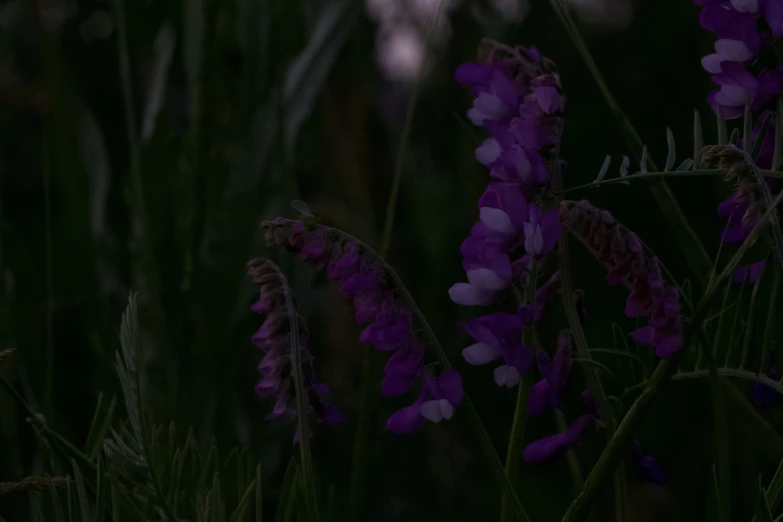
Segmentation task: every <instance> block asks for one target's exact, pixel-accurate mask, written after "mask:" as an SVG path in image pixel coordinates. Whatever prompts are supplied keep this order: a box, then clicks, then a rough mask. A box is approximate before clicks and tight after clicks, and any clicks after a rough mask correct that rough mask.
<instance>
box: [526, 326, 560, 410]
mask: <svg viewBox="0 0 783 522" xmlns="http://www.w3.org/2000/svg"><path fill="white" fill-rule="evenodd" d="M536 360H537V362H538V370H539V372H540V373H541V377H542V379H541V380H540V381H538V382H537V383H536V384H534V385H533V386H532V387H531V388H530V395H529V397H528V406H527V416H528V417H530V418H533V417H538V416H539V415H541V414H543V413H545V412H547V411H549V410H552V409H555V408H560V407H561V400H562V396H563V391H564V390H565V386H566V382H567V381H568V375H569V373H570V371H571V337H570V334H569V333H568V332H567V331H565V330H564V331H562V332H560V336H559V337H558V344H557V350H556V351H555V356H554V358H553V359H551V360H550V358H549V355H547V353H546V352H545V351H543V350H537V351H536Z"/></svg>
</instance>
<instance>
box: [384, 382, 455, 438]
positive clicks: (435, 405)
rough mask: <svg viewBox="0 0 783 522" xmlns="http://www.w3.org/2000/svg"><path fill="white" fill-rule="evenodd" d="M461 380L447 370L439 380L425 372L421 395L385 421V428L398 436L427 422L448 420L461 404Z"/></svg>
mask: <svg viewBox="0 0 783 522" xmlns="http://www.w3.org/2000/svg"><path fill="white" fill-rule="evenodd" d="M463 394H464V392H463V390H462V377H460V375H459V374H458V373H457V372H455V371H454V370H445V371H444V372H443V373H441V374H440V376H439V377H437V378H436V377H435V376H433V375H432V374H431V373H429V371H425V376H424V385H423V386H422V388H421V394H420V395H419V397H418V398H417V399H416V400H415V401H414V402H413V404H411V405H410V406H407V407H405V408H402V409H400V410H397V411H396V412H394V413H393V414H392V415H391V417H389V420H388V421H387V422H386V429H388V430H389V431H391V432H392V433H396V434H404V433H410V432H412V431H414V430H416V429H418V428H420V427H421V426H422V425H423V424H424V423H425V422H426V421H428V420H429V421H431V422H435V423H438V422H441V421H442V420H449V419H450V418H451V417H452V416H453V415H454V410H455V409H456V408H457V407H458V406H459V405H460V404H461V403H462V398H463Z"/></svg>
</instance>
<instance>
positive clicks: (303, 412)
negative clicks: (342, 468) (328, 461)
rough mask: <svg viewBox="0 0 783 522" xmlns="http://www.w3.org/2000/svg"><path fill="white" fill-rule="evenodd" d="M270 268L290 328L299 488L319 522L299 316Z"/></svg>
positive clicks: (285, 284) (311, 515)
mask: <svg viewBox="0 0 783 522" xmlns="http://www.w3.org/2000/svg"><path fill="white" fill-rule="evenodd" d="M269 266H271V267H273V268H274V271H275V272H276V273H277V277H278V279H279V280H280V281H281V283H282V284H283V288H284V296H285V307H286V310H287V312H288V323H289V325H290V329H289V330H290V331H289V343H290V347H291V366H292V370H293V376H294V390H295V395H296V410H297V415H296V419H297V430H298V431H299V455H300V457H301V459H302V463H301V466H302V477H301V478H302V487H303V489H304V499H305V504H306V506H307V510H308V512H309V516H308V518H309V519H311V520H313V521H314V522H319V520H320V511H319V510H318V494H317V491H316V487H315V472H314V470H313V456H312V454H311V452H310V428H309V426H308V422H307V414H308V411H309V408H308V406H307V401H308V399H307V390H306V389H305V383H304V373H303V372H302V350H301V346H300V344H299V328H300V325H299V313H298V312H297V310H296V305H295V304H294V298H293V295H292V292H291V287H289V286H288V281H287V280H286V278H285V275H283V273H282V271H281V270H280V269H279V268H278V267H277V265H275V264H272V263H270V265H269Z"/></svg>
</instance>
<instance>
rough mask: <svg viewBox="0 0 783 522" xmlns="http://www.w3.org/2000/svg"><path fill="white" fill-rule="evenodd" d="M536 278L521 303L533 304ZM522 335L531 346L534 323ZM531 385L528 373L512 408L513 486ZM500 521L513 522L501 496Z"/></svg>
mask: <svg viewBox="0 0 783 522" xmlns="http://www.w3.org/2000/svg"><path fill="white" fill-rule="evenodd" d="M537 276H538V269H537V268H533V269H531V270H530V273H529V274H528V280H527V285H525V293H524V296H523V302H524V303H526V304H533V300H534V299H535V296H536V282H537V281H536V280H537ZM523 335H524V337H523V339H522V344H523V345H524V346H531V345H532V343H533V338H534V336H535V326H534V323H532V322H531V323H530V324H528V325H527V327H526V328H525V331H524V334H523ZM532 384H533V383H532V382H531V376H530V372H528V373H526V374H525V375H524V376H523V377H522V379H521V380H520V381H519V385H518V386H517V403H516V406H515V407H514V418H513V420H512V421H511V434H510V435H509V438H508V449H507V450H506V478H507V479H508V481H509V482H511V483H512V484H514V483H515V482H516V479H517V470H518V468H519V454H520V453H521V452H522V445H523V444H524V442H525V425H526V424H527V405H528V399H529V398H530V387H531V386H532ZM500 520H501V522H512V521H513V514H512V511H511V505H510V504H509V501H508V498H507V497H506V495H502V496H501V499H500Z"/></svg>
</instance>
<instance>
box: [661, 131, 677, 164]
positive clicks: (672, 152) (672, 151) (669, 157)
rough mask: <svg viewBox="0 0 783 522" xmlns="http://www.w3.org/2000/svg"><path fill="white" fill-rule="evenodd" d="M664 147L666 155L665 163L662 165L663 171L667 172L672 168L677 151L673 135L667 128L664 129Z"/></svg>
mask: <svg viewBox="0 0 783 522" xmlns="http://www.w3.org/2000/svg"><path fill="white" fill-rule="evenodd" d="M666 145H667V147H668V152H667V153H666V163H665V164H664V167H663V170H664V171H669V170H671V169H672V167H673V166H674V161H675V160H676V159H677V149H676V146H675V144H674V134H672V130H671V129H670V128H669V127H666Z"/></svg>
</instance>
